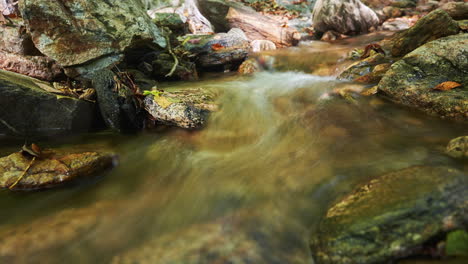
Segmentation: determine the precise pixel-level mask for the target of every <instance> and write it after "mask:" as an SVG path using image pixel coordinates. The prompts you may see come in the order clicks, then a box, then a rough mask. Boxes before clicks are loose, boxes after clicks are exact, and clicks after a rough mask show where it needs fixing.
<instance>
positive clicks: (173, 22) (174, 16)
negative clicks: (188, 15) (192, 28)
mask: <svg viewBox="0 0 468 264" xmlns="http://www.w3.org/2000/svg"><path fill="white" fill-rule="evenodd" d="M152 18H153V22H154V23H155V24H156V25H157V26H158V27H167V28H169V29H170V30H171V31H172V32H173V33H175V34H177V35H184V34H186V33H188V24H187V23H186V19H185V17H182V16H181V15H179V14H178V13H159V12H157V13H154V14H153V17H152Z"/></svg>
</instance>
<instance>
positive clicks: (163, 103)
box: [154, 96, 173, 109]
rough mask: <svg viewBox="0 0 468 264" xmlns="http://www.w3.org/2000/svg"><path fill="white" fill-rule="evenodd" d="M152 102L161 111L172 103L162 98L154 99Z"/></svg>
mask: <svg viewBox="0 0 468 264" xmlns="http://www.w3.org/2000/svg"><path fill="white" fill-rule="evenodd" d="M154 101H155V102H156V103H157V104H158V105H159V106H160V107H162V108H163V109H166V108H168V107H169V106H171V105H172V104H173V102H171V101H169V99H168V98H166V97H164V96H158V97H154Z"/></svg>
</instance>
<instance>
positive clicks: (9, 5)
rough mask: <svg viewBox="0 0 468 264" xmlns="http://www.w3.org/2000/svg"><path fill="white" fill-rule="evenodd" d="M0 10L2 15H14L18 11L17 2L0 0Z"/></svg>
mask: <svg viewBox="0 0 468 264" xmlns="http://www.w3.org/2000/svg"><path fill="white" fill-rule="evenodd" d="M0 11H2V13H1V14H3V15H4V16H11V15H16V14H17V13H18V2H17V1H14V0H0Z"/></svg>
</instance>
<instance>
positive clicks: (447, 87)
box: [434, 81, 462, 91]
mask: <svg viewBox="0 0 468 264" xmlns="http://www.w3.org/2000/svg"><path fill="white" fill-rule="evenodd" d="M461 86H462V85H461V84H460V83H457V82H451V81H448V82H443V83H441V84H439V85H437V86H436V87H434V90H439V91H449V90H452V89H454V88H457V87H461Z"/></svg>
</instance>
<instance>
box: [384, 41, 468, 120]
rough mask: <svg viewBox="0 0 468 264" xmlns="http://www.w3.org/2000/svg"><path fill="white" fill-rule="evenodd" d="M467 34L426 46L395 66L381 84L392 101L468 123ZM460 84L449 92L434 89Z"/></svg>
mask: <svg viewBox="0 0 468 264" xmlns="http://www.w3.org/2000/svg"><path fill="white" fill-rule="evenodd" d="M467 47H468V34H466V33H465V34H458V35H453V36H449V37H445V38H440V39H438V40H435V41H431V42H429V43H426V44H425V45H423V46H421V47H419V48H417V49H416V50H414V51H413V52H411V53H409V54H408V55H406V56H405V57H404V58H403V59H401V60H399V61H398V62H396V63H394V64H393V65H392V67H391V68H390V70H389V71H388V72H387V73H386V74H385V76H384V77H383V78H382V80H381V81H380V83H379V91H380V92H382V94H384V95H385V96H386V97H387V98H389V99H390V100H392V101H394V102H397V103H400V104H403V105H406V106H409V107H412V108H416V109H420V110H422V111H424V112H426V113H429V114H431V115H435V116H439V117H441V118H445V119H452V120H456V121H461V122H468V103H467V102H468V70H467V69H468V49H467ZM447 81H451V82H457V83H459V84H461V86H460V87H457V88H455V89H451V90H449V91H438V90H434V88H435V87H436V86H437V85H439V84H441V83H443V82H447Z"/></svg>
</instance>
